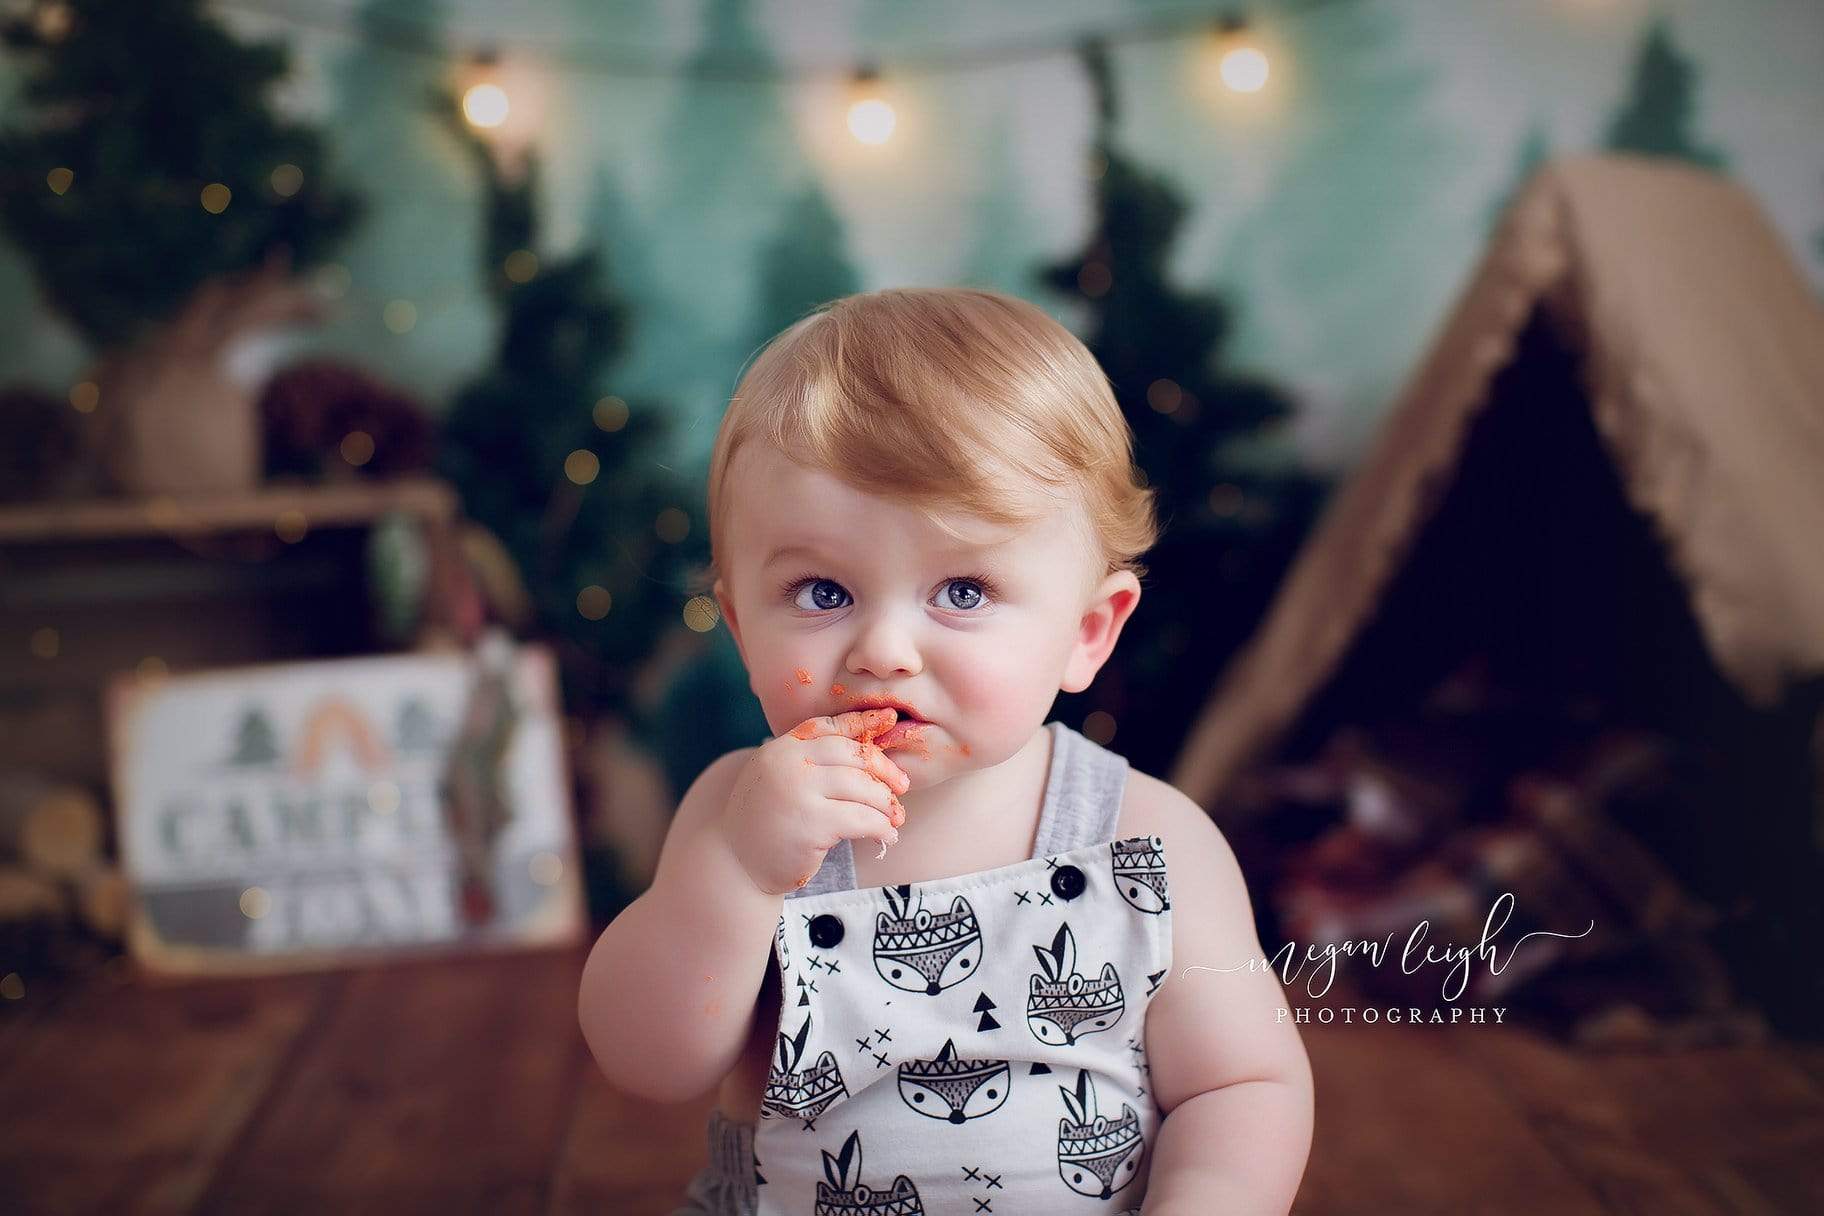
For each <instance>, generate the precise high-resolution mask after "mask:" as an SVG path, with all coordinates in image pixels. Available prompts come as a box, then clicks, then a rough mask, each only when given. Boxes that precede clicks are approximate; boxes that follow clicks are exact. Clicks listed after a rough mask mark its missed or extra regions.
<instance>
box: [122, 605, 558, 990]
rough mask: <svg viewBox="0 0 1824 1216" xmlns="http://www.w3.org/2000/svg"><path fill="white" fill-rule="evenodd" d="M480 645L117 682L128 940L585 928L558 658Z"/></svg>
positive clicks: (254, 958)
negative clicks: (466, 650) (129, 894)
mask: <svg viewBox="0 0 1824 1216" xmlns="http://www.w3.org/2000/svg"><path fill="white" fill-rule="evenodd" d="M482 654H483V656H485V657H470V656H465V655H447V656H446V655H404V656H388V657H381V658H360V659H344V660H334V661H328V662H312V663H290V664H283V665H274V666H267V667H253V668H241V669H231V670H223V671H216V672H209V673H205V674H198V675H186V676H173V677H169V678H165V679H159V680H153V681H147V680H142V679H135V678H122V679H121V680H119V681H117V682H116V683H115V684H114V685H113V686H112V687H111V689H110V696H109V734H110V745H111V753H112V759H111V763H112V769H113V785H114V804H115V808H116V809H115V814H116V822H117V827H118V839H119V841H120V850H121V861H122V865H123V868H124V870H125V872H126V875H127V878H128V881H129V883H130V884H131V886H132V888H133V899H132V913H131V917H130V922H129V929H128V942H129V945H130V948H131V949H132V951H133V953H134V955H135V956H136V957H137V958H138V959H139V960H140V961H141V962H142V963H143V965H144V966H145V967H146V968H148V969H149V970H152V971H176V972H208V973H219V974H240V973H247V972H255V971H272V970H292V969H307V968H315V967H324V966H335V965H340V964H344V963H349V962H355V961H360V960H363V959H367V958H371V957H374V956H378V955H388V956H390V955H395V954H400V953H424V952H439V953H441V952H446V951H449V950H451V949H462V948H503V947H515V946H529V945H550V944H559V943H570V942H575V941H577V940H578V938H579V935H580V934H581V933H582V932H583V930H584V928H585V926H586V923H587V917H586V914H585V912H584V908H583V900H582V875H581V873H580V872H579V865H578V860H577V851H576V840H575V831H574V821H573V819H572V817H571V811H570V798H569V787H568V781H567V778H566V776H565V770H564V759H563V749H562V740H561V730H562V715H561V713H560V712H559V709H558V697H557V684H556V678H555V672H554V670H553V666H552V662H551V657H550V654H549V652H548V651H546V650H544V649H542V648H539V647H533V646H524V647H517V648H515V647H514V646H512V644H511V643H508V642H507V641H506V640H505V639H504V638H495V639H493V644H492V645H491V646H489V647H484V648H483V652H482Z"/></svg>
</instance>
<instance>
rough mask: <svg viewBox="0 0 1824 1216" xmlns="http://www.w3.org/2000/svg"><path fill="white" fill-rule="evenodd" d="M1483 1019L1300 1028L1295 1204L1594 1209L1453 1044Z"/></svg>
mask: <svg viewBox="0 0 1824 1216" xmlns="http://www.w3.org/2000/svg"><path fill="white" fill-rule="evenodd" d="M1483 1029H1485V1027H1473V1028H1471V1027H1463V1028H1458V1029H1456V1030H1451V1029H1449V1028H1445V1027H1437V1028H1430V1027H1422V1026H1404V1025H1400V1026H1387V1025H1385V1024H1376V1025H1372V1026H1364V1025H1361V1024H1359V1023H1358V1024H1356V1025H1351V1026H1345V1025H1340V1024H1333V1025H1329V1026H1317V1025H1312V1026H1303V1027H1300V1030H1301V1032H1302V1033H1303V1035H1304V1040H1305V1049H1306V1051H1307V1052H1308V1053H1309V1055H1310V1057H1311V1068H1312V1072H1313V1074H1314V1076H1315V1078H1316V1091H1317V1102H1316V1111H1317V1117H1316V1131H1315V1136H1314V1138H1313V1142H1312V1147H1311V1157H1310V1161H1309V1163H1308V1164H1307V1165H1306V1168H1305V1179H1304V1184H1303V1186H1302V1187H1301V1188H1300V1190H1299V1194H1298V1199H1297V1201H1296V1202H1295V1203H1294V1205H1293V1208H1292V1210H1293V1212H1294V1213H1297V1214H1298V1216H1328V1214H1329V1213H1333V1212H1334V1213H1350V1214H1351V1216H1354V1214H1356V1213H1361V1212H1460V1213H1468V1212H1476V1213H1510V1212H1511V1213H1515V1214H1520V1213H1529V1214H1530V1213H1538V1212H1552V1213H1554V1214H1559V1216H1580V1214H1587V1216H1595V1214H1598V1213H1601V1212H1603V1211H1604V1209H1603V1207H1602V1205H1601V1204H1600V1203H1599V1202H1597V1200H1596V1198H1595V1197H1594V1196H1593V1195H1592V1194H1591V1193H1590V1191H1589V1190H1588V1189H1587V1188H1586V1187H1585V1186H1584V1185H1583V1184H1582V1183H1581V1182H1579V1181H1578V1180H1577V1178H1576V1177H1574V1176H1573V1175H1572V1174H1571V1173H1570V1172H1569V1171H1568V1170H1567V1169H1566V1168H1565V1166H1564V1164H1563V1163H1562V1162H1561V1161H1560V1160H1559V1159H1558V1157H1557V1156H1556V1155H1555V1154H1554V1153H1553V1152H1552V1151H1551V1149H1550V1148H1549V1147H1548V1146H1546V1145H1545V1144H1543V1143H1542V1142H1541V1141H1540V1139H1539V1137H1538V1136H1537V1135H1536V1134H1535V1133H1534V1131H1533V1129H1532V1128H1531V1127H1529V1126H1528V1125H1527V1122H1526V1120H1525V1119H1524V1118H1523V1117H1522V1116H1521V1115H1520V1114H1519V1112H1518V1111H1517V1110H1516V1109H1515V1108H1514V1106H1513V1105H1512V1104H1511V1103H1510V1102H1509V1101H1508V1100H1507V1099H1506V1098H1505V1097H1504V1096H1503V1095H1502V1093H1501V1092H1500V1091H1499V1090H1498V1089H1497V1088H1496V1087H1495V1086H1494V1085H1493V1083H1491V1082H1490V1081H1489V1079H1488V1077H1487V1076H1486V1074H1484V1073H1483V1071H1482V1070H1481V1069H1480V1068H1478V1067H1476V1065H1475V1064H1473V1063H1472V1062H1470V1061H1467V1060H1464V1059H1462V1058H1461V1057H1460V1056H1459V1055H1458V1054H1457V1053H1456V1051H1455V1050H1454V1048H1453V1046H1452V1043H1451V1039H1452V1037H1453V1036H1456V1035H1463V1034H1471V1033H1477V1032H1479V1031H1481V1030H1483Z"/></svg>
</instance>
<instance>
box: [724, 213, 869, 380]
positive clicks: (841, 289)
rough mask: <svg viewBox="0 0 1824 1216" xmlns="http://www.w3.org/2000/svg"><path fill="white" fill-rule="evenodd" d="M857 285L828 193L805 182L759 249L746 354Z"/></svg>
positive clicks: (859, 284)
mask: <svg viewBox="0 0 1824 1216" xmlns="http://www.w3.org/2000/svg"><path fill="white" fill-rule="evenodd" d="M860 290H861V276H860V275H859V274H857V273H856V271H855V267H854V266H852V265H850V263H849V260H848V258H847V257H846V256H845V255H844V253H843V238H842V220H841V218H840V217H838V216H837V214H836V211H835V209H834V208H833V207H831V206H830V200H829V196H827V195H826V194H825V193H824V192H823V190H822V189H821V188H819V187H818V186H816V185H811V186H807V187H806V188H805V189H804V191H803V192H802V193H801V194H800V195H799V196H798V197H797V198H796V199H794V200H793V201H792V202H791V204H790V205H789V206H787V207H786V209H785V215H784V223H783V224H782V225H781V227H780V229H779V231H778V232H777V233H775V234H774V236H773V239H772V240H770V241H769V242H767V244H766V245H765V246H764V247H763V248H762V249H761V250H760V267H759V283H758V285H757V287H756V290H755V293H754V296H755V299H754V315H755V319H756V320H757V321H758V322H759V324H758V327H757V329H756V330H755V336H754V339H753V341H752V342H751V343H749V345H748V348H747V349H748V353H749V355H750V356H751V354H752V353H753V352H754V351H757V350H759V348H760V347H761V346H762V345H763V344H764V343H765V342H767V341H768V340H769V339H770V338H772V337H773V335H775V334H777V333H778V332H779V331H780V330H782V329H784V328H786V327H787V326H788V325H791V324H792V323H793V322H794V321H797V320H799V319H800V318H802V317H804V316H805V315H806V314H807V313H809V312H810V311H811V310H812V309H814V308H816V307H817V306H818V305H820V304H823V303H826V302H827V301H830V300H834V299H837V298H839V297H841V296H846V295H850V294H852V293H854V292H857V291H860Z"/></svg>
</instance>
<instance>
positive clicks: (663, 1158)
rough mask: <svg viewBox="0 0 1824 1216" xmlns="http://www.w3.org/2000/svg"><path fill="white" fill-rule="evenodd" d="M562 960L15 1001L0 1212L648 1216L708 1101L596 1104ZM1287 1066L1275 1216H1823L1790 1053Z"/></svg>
mask: <svg viewBox="0 0 1824 1216" xmlns="http://www.w3.org/2000/svg"><path fill="white" fill-rule="evenodd" d="M583 954H584V952H583V951H581V950H564V951H561V952H545V953H542V954H521V955H512V956H496V957H491V958H472V959H465V960H462V961H446V962H420V963H410V964H396V965H391V966H387V967H378V968H369V969H361V970H351V971H340V972H323V973H316V974H308V975H293V976H284V977H275V978H269V979H259V980H232V981H229V980H215V981H186V982H183V983H178V984H162V985H152V984H148V983H146V982H144V981H141V980H139V979H136V978H134V977H133V975H132V974H131V972H130V971H129V970H127V969H126V968H124V967H122V968H121V969H120V970H118V971H115V972H113V973H111V975H110V977H108V978H100V979H96V980H92V981H89V982H86V983H83V984H77V985H70V986H68V987H65V988H62V989H58V988H57V987H56V986H55V985H54V984H50V985H46V984H40V985H37V986H35V987H33V988H32V989H30V990H29V991H28V992H27V994H26V996H25V999H23V1000H20V1001H10V1002H5V1003H4V1006H3V1007H0V1187H3V1188H4V1189H3V1190H0V1210H4V1211H7V1212H32V1213H37V1212H47V1213H52V1212H54V1213H72V1212H134V1213H139V1212H148V1213H158V1212H192V1211H198V1212H222V1213H258V1212H306V1211H308V1212H326V1211H334V1212H337V1213H359V1212H389V1213H394V1212H400V1211H427V1212H439V1213H450V1212H487V1213H494V1214H499V1216H506V1214H510V1213H521V1212H523V1213H545V1212H578V1213H583V1212H587V1213H610V1214H615V1216H619V1214H626V1216H642V1214H647V1213H669V1212H670V1210H671V1208H672V1206H673V1205H674V1204H675V1203H676V1202H677V1200H678V1197H679V1194H680V1192H681V1190H682V1187H683V1184H684V1180H685V1179H686V1178H687V1177H688V1176H689V1175H690V1174H691V1173H692V1172H693V1171H694V1170H695V1169H696V1168H697V1167H698V1166H699V1165H700V1163H701V1162H702V1159H703V1156H704V1147H703V1120H704V1116H705V1113H706V1111H707V1109H708V1102H707V1099H705V1100H704V1101H703V1102H696V1103H691V1104H689V1105H687V1106H682V1107H653V1106H651V1105H650V1104H645V1103H640V1102H636V1101H631V1100H628V1099H626V1098H624V1097H622V1096H620V1095H618V1094H616V1093H614V1092H612V1091H611V1090H610V1089H609V1088H608V1087H607V1086H606V1085H605V1084H604V1083H603V1082H602V1081H601V1080H600V1079H599V1077H598V1076H597V1075H596V1073H595V1071H594V1067H593V1065H592V1063H591V1062H590V1060H589V1058H588V1055H587V1053H586V1051H585V1049H584V1047H583V1043H582V1039H581V1036H580V1035H579V1033H578V1031H577V1028H576V1022H575V997H576V980H577V976H578V974H579V973H580V971H581V967H582V960H583ZM47 988H48V991H47V990H46V989H47ZM1306 1042H1307V1045H1308V1047H1309V1050H1310V1052H1311V1058H1312V1063H1313V1065H1314V1067H1315V1069H1316V1073H1317V1085H1318V1097H1317V1139H1316V1145H1315V1147H1314V1149H1313V1152H1312V1156H1311V1163H1310V1166H1309V1168H1308V1169H1307V1171H1306V1175H1305V1184H1304V1189H1303V1191H1302V1192H1301V1194H1300V1196H1299V1200H1298V1204H1297V1206H1296V1207H1295V1209H1294V1210H1295V1211H1296V1212H1300V1213H1311V1214H1313V1216H1316V1214H1320V1213H1335V1212H1351V1213H1354V1212H1362V1213H1392V1212H1398V1213H1427V1212H1439V1213H1443V1212H1449V1213H1507V1212H1512V1213H1529V1214H1531V1213H1571V1214H1576V1213H1602V1212H1637V1213H1642V1214H1645V1213H1653V1214H1654V1216H1684V1214H1687V1213H1690V1214H1695V1213H1713V1212H1747V1213H1762V1212H1765V1213H1781V1214H1785V1213H1812V1212H1824V1051H1821V1050H1820V1049H1819V1048H1817V1047H1802V1046H1796V1045H1790V1044H1787V1045H1781V1046H1778V1047H1774V1048H1759V1049H1727V1050H1720V1049H1719V1050H1708V1051H1701V1052H1690V1053H1685V1054H1680V1055H1673V1056H1639V1055H1636V1056H1587V1057H1586V1056H1578V1055H1574V1054H1571V1053H1568V1052H1566V1051H1565V1050H1563V1049H1561V1048H1559V1047H1556V1046H1553V1045H1551V1044H1549V1043H1547V1042H1544V1041H1542V1040H1540V1039H1537V1038H1535V1037H1533V1036H1530V1035H1528V1034H1525V1033H1522V1032H1516V1031H1514V1030H1512V1029H1505V1028H1495V1027H1488V1026H1477V1027H1468V1026H1464V1027H1459V1028H1456V1029H1445V1028H1435V1029H1426V1028H1417V1027H1387V1026H1380V1027H1364V1026H1360V1025H1356V1026H1328V1027H1321V1026H1313V1027H1310V1028H1308V1030H1307V1033H1306Z"/></svg>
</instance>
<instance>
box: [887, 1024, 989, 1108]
mask: <svg viewBox="0 0 1824 1216" xmlns="http://www.w3.org/2000/svg"><path fill="white" fill-rule="evenodd" d="M1011 1079H1012V1072H1011V1070H1010V1069H1009V1068H1008V1064H1007V1061H1006V1060H959V1059H957V1058H956V1043H955V1042H954V1041H953V1040H951V1039H945V1040H944V1047H943V1050H942V1051H940V1052H938V1053H937V1058H936V1059H935V1060H908V1061H906V1062H905V1063H904V1064H901V1065H900V1066H899V1100H900V1101H902V1102H904V1103H905V1104H906V1105H907V1106H908V1107H910V1108H911V1109H913V1110H915V1111H917V1112H918V1113H919V1114H921V1115H925V1116H928V1117H929V1118H932V1119H942V1120H944V1121H945V1122H948V1123H963V1122H966V1121H967V1120H970V1119H979V1118H981V1117H982V1116H983V1115H988V1114H993V1113H994V1112H995V1111H997V1110H999V1109H1001V1107H1002V1106H1003V1105H1005V1104H1006V1101H1007V1085H1008V1082H1009V1081H1010V1080H1011Z"/></svg>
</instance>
